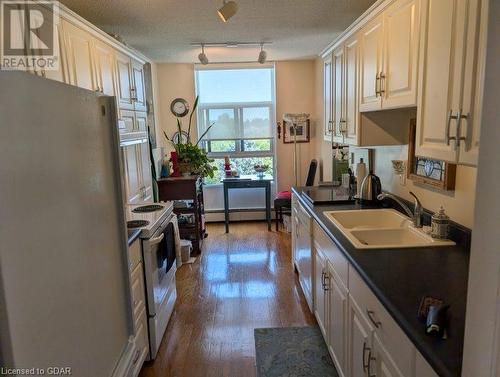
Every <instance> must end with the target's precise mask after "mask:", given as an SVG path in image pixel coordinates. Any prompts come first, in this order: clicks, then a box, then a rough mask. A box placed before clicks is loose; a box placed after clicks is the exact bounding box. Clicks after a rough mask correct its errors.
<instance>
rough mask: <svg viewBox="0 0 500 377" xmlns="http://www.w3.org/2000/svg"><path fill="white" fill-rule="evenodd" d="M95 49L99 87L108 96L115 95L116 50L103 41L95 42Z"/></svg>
mask: <svg viewBox="0 0 500 377" xmlns="http://www.w3.org/2000/svg"><path fill="white" fill-rule="evenodd" d="M93 50H94V58H95V59H94V60H95V73H96V81H97V88H98V90H99V91H100V92H102V93H104V94H106V95H108V96H114V95H115V93H116V88H115V87H116V85H115V81H116V78H115V52H114V50H113V49H112V48H111V47H109V46H108V45H106V44H104V43H101V42H95V43H94V49H93Z"/></svg>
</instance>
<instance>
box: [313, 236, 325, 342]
mask: <svg viewBox="0 0 500 377" xmlns="http://www.w3.org/2000/svg"><path fill="white" fill-rule="evenodd" d="M326 272H327V271H326V257H325V255H324V254H323V252H322V251H321V249H320V248H318V247H317V244H315V248H314V316H315V317H316V321H317V322H318V326H319V328H320V330H321V332H322V333H323V337H324V338H325V339H327V338H328V332H327V330H328V328H327V322H326V321H327V308H328V299H327V291H326V290H325V275H326Z"/></svg>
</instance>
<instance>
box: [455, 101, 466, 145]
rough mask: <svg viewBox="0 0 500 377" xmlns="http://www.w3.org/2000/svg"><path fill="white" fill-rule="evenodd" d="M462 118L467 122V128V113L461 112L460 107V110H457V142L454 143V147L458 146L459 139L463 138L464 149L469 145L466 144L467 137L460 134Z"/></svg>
mask: <svg viewBox="0 0 500 377" xmlns="http://www.w3.org/2000/svg"><path fill="white" fill-rule="evenodd" d="M462 119H465V121H466V122H467V128H468V127H469V125H468V122H469V114H463V113H462V109H460V110H458V113H457V136H456V140H457V142H456V144H455V149H457V148H458V147H460V141H461V140H463V141H464V142H465V147H466V149H467V150H469V149H470V147H468V144H470V143H468V142H467V137H465V136H461V134H462V130H461V127H462Z"/></svg>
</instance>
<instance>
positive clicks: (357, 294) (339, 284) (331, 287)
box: [292, 221, 437, 377]
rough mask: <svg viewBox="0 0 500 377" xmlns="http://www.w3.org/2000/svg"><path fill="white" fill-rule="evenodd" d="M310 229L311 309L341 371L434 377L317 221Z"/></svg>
mask: <svg viewBox="0 0 500 377" xmlns="http://www.w3.org/2000/svg"><path fill="white" fill-rule="evenodd" d="M312 235H313V236H312V245H313V247H312V263H311V264H312V278H311V285H312V287H313V289H312V291H313V307H314V315H315V317H316V320H317V322H318V326H319V327H320V329H321V332H322V334H323V337H324V339H325V343H326V345H327V347H328V350H329V352H330V355H331V356H332V359H333V362H334V364H335V367H336V369H337V371H338V374H339V376H340V377H436V376H437V374H436V373H435V372H434V370H433V369H432V368H431V367H430V366H429V364H428V363H427V362H426V361H425V360H424V358H423V357H422V356H421V355H420V353H419V352H418V351H417V350H416V349H415V346H414V345H413V343H412V342H411V341H410V340H409V339H408V337H407V336H406V334H405V333H404V332H403V331H402V330H401V328H400V327H399V326H398V325H397V323H396V322H395V321H394V319H393V318H392V316H391V315H390V314H389V313H388V312H387V310H386V309H385V308H384V307H383V305H382V304H381V303H380V302H379V301H378V299H377V298H376V297H375V295H374V294H373V293H372V291H371V290H370V288H369V287H368V286H367V285H366V283H365V282H364V281H363V280H362V279H361V277H360V276H359V274H358V272H357V271H356V270H355V269H354V268H353V267H352V266H351V265H350V264H349V263H348V261H347V260H346V258H345V256H344V255H343V254H342V252H341V251H340V250H339V248H338V247H337V246H336V245H335V243H334V242H333V241H332V240H331V239H330V238H329V237H328V236H327V235H326V233H324V232H323V230H322V229H321V227H320V226H319V224H318V223H316V221H314V222H313V224H312ZM292 236H295V235H292ZM300 273H301V271H300V269H299V274H300ZM302 278H304V277H302Z"/></svg>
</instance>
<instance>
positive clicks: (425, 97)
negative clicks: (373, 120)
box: [415, 0, 487, 165]
mask: <svg viewBox="0 0 500 377" xmlns="http://www.w3.org/2000/svg"><path fill="white" fill-rule="evenodd" d="M486 6H487V2H483V1H481V0H470V1H468V0H422V10H423V11H422V14H423V22H422V32H421V54H420V61H419V67H420V72H419V94H418V112H417V132H416V147H415V153H416V154H417V155H419V156H425V157H430V158H435V159H439V160H445V161H449V162H453V163H457V162H462V163H467V164H470V165H475V164H476V163H477V150H478V147H479V126H480V107H481V106H480V103H481V101H482V98H481V93H482V90H481V88H482V84H483V77H482V76H483V75H482V65H483V64H484V53H485V50H486V49H485V45H484V44H485V41H484V39H485V38H484V27H485V25H483V26H481V23H484V24H485V23H486V22H482V21H486V18H483V17H486V13H487V10H486V8H485V7H486ZM479 45H480V46H481V50H478V46H479ZM461 152H463V154H462V158H461V157H460V156H461Z"/></svg>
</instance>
